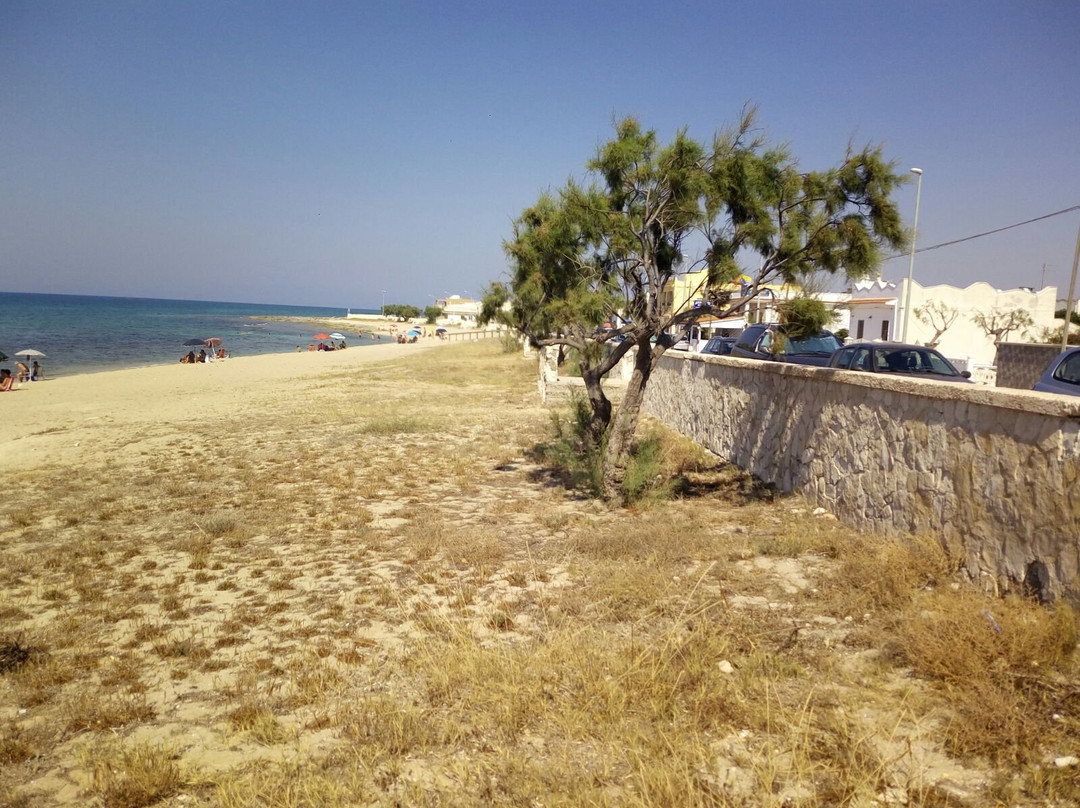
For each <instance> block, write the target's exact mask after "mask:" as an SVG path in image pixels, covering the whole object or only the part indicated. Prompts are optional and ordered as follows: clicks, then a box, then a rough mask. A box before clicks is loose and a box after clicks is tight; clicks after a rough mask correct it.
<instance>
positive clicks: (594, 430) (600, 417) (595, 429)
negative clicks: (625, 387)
mask: <svg viewBox="0 0 1080 808" xmlns="http://www.w3.org/2000/svg"><path fill="white" fill-rule="evenodd" d="M581 379H582V381H584V382H585V393H586V395H588V397H589V406H590V407H591V409H592V418H591V419H590V421H589V438H590V439H591V440H592V441H593V444H594V445H595V446H599V445H600V442H601V441H602V440H603V438H604V433H605V432H606V431H607V428H608V424H610V423H611V400H610V399H609V398H608V397H607V396H606V395H605V394H604V388H603V387H602V386H601V384H600V383H601V376H600V375H599V374H598V373H597V372H596V371H595V369H592V368H590V369H588V370H583V371H582V372H581Z"/></svg>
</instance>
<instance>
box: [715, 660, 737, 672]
mask: <svg viewBox="0 0 1080 808" xmlns="http://www.w3.org/2000/svg"><path fill="white" fill-rule="evenodd" d="M716 667H718V668H719V669H720V673H735V667H734V666H733V665H732V664H731V663H730V662H728V661H727V660H726V659H722V660H720V662H719V663H718V664H717V666H716Z"/></svg>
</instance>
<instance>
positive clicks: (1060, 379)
mask: <svg viewBox="0 0 1080 808" xmlns="http://www.w3.org/2000/svg"><path fill="white" fill-rule="evenodd" d="M1031 389H1032V390H1038V391H1040V392H1042V393H1060V394H1061V395H1065V396H1080V348H1069V349H1068V350H1067V351H1064V352H1062V353H1059V354H1058V355H1057V356H1055V357H1054V361H1052V362H1051V363H1050V364H1049V366H1047V368H1046V370H1044V371H1043V375H1042V376H1040V377H1039V380H1038V381H1037V382H1035V386H1034V387H1033V388H1031Z"/></svg>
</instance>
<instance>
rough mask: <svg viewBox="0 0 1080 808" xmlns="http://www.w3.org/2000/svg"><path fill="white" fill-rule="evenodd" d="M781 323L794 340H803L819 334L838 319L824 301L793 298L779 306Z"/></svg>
mask: <svg viewBox="0 0 1080 808" xmlns="http://www.w3.org/2000/svg"><path fill="white" fill-rule="evenodd" d="M777 311H778V312H779V314H780V322H782V323H783V324H784V326H785V331H786V332H787V335H788V336H789V337H791V338H792V339H802V338H803V337H809V336H811V335H813V334H817V333H819V332H820V331H821V330H822V329H824V328H826V327H827V326H828V325H829V324H830V323H831V322H833V320H835V319H836V312H835V311H833V310H832V309H830V308H829V307H828V306H826V305H825V304H824V303H823V302H822V301H820V300H815V299H814V298H810V297H793V298H791V299H790V300H785V301H784V302H782V303H780V304H779V305H777Z"/></svg>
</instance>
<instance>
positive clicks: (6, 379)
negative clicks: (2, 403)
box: [0, 368, 15, 393]
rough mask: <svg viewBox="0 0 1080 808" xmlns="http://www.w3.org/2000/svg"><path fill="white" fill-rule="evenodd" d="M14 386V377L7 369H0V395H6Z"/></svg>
mask: <svg viewBox="0 0 1080 808" xmlns="http://www.w3.org/2000/svg"><path fill="white" fill-rule="evenodd" d="M14 385H15V377H14V376H12V375H11V371H10V370H8V369H7V368H2V369H0V393H6V392H8V391H9V390H11V388H12V387H13V386H14Z"/></svg>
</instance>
